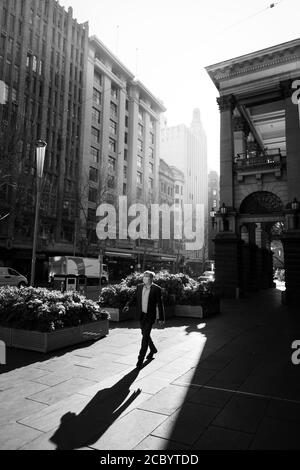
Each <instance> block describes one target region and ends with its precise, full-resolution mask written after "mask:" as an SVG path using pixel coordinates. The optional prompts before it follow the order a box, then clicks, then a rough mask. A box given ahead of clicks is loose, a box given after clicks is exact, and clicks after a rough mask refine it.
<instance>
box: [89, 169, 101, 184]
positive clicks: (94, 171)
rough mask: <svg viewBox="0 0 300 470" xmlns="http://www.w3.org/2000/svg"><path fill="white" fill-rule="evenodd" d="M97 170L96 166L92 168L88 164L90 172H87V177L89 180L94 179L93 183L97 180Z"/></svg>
mask: <svg viewBox="0 0 300 470" xmlns="http://www.w3.org/2000/svg"><path fill="white" fill-rule="evenodd" d="M98 174H99V172H98V170H97V169H96V168H93V167H92V166H90V174H89V179H90V180H91V181H94V182H95V183H97V181H98Z"/></svg>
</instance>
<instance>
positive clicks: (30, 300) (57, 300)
mask: <svg viewBox="0 0 300 470" xmlns="http://www.w3.org/2000/svg"><path fill="white" fill-rule="evenodd" d="M105 318H108V313H107V312H104V311H101V310H100V307H99V305H98V304H97V303H96V302H93V301H92V300H89V299H87V298H86V297H84V296H83V295H80V294H79V293H78V292H73V291H67V292H63V293H62V292H60V291H49V290H48V289H46V288H33V287H24V288H21V289H19V288H17V287H1V288H0V325H1V326H8V327H11V328H20V329H25V330H34V331H42V332H47V331H54V330H58V329H61V328H67V327H70V326H77V325H81V324H84V323H90V322H93V321H97V320H102V319H105Z"/></svg>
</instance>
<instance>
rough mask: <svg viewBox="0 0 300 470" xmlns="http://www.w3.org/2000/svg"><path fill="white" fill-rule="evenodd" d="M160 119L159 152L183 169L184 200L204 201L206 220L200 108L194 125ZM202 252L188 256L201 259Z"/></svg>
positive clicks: (195, 116) (188, 255) (205, 159)
mask: <svg viewBox="0 0 300 470" xmlns="http://www.w3.org/2000/svg"><path fill="white" fill-rule="evenodd" d="M164 122H165V123H166V121H164V120H163V119H162V120H161V125H162V128H161V145H160V156H161V158H163V159H164V160H165V161H166V162H167V163H168V164H171V165H175V166H176V167H177V168H179V169H180V170H182V171H183V173H184V181H185V184H184V197H183V202H184V203H185V204H204V214H205V215H204V217H205V220H207V146H206V133H205V131H204V128H203V125H202V122H201V116H200V110H199V109H198V108H196V109H194V112H193V119H192V123H191V126H190V127H189V128H188V127H187V126H185V125H184V124H180V125H178V126H172V127H167V126H166V125H165V127H164ZM203 256H204V253H203V250H201V252H199V251H196V252H189V253H187V257H188V258H190V259H194V260H195V259H196V260H198V261H200V260H201V261H202V259H203Z"/></svg>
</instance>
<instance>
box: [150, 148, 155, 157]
mask: <svg viewBox="0 0 300 470" xmlns="http://www.w3.org/2000/svg"><path fill="white" fill-rule="evenodd" d="M149 157H150V158H154V151H153V148H152V147H149Z"/></svg>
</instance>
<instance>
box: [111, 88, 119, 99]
mask: <svg viewBox="0 0 300 470" xmlns="http://www.w3.org/2000/svg"><path fill="white" fill-rule="evenodd" d="M111 96H112V97H113V98H114V99H115V100H117V99H118V89H117V88H115V87H114V86H112V87H111Z"/></svg>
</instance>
